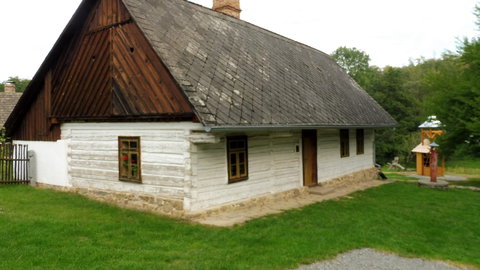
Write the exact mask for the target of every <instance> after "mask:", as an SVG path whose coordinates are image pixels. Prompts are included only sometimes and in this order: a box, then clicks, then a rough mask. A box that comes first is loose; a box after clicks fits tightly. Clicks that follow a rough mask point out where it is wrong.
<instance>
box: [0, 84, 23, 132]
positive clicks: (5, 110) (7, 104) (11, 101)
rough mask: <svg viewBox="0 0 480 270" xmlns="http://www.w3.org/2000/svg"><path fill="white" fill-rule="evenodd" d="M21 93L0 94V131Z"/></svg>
mask: <svg viewBox="0 0 480 270" xmlns="http://www.w3.org/2000/svg"><path fill="white" fill-rule="evenodd" d="M21 95H22V93H6V92H0V129H1V127H3V124H5V121H7V118H8V116H9V115H10V113H11V112H12V110H13V108H14V107H15V105H16V104H17V102H18V100H19V99H20V96H21Z"/></svg>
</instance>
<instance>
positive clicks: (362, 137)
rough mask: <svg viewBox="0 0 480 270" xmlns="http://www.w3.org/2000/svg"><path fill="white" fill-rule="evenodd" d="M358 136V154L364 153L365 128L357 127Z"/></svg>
mask: <svg viewBox="0 0 480 270" xmlns="http://www.w3.org/2000/svg"><path fill="white" fill-rule="evenodd" d="M356 137H357V155H363V154H365V130H364V129H357V131H356Z"/></svg>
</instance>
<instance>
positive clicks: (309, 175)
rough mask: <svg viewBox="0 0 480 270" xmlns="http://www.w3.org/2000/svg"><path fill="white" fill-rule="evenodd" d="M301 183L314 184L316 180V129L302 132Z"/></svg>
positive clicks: (305, 184)
mask: <svg viewBox="0 0 480 270" xmlns="http://www.w3.org/2000/svg"><path fill="white" fill-rule="evenodd" d="M302 142H303V143H302V149H303V185H304V186H309V187H310V186H316V185H317V184H318V182H317V131H316V130H304V131H303V132H302Z"/></svg>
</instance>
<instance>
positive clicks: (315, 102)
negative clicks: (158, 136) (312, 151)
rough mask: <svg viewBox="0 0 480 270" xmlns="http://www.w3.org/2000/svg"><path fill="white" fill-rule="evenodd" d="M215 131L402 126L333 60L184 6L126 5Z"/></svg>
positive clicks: (170, 2) (176, 1) (133, 1)
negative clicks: (221, 128)
mask: <svg viewBox="0 0 480 270" xmlns="http://www.w3.org/2000/svg"><path fill="white" fill-rule="evenodd" d="M123 2H124V3H125V5H126V7H127V9H128V10H129V11H130V13H131V15H132V17H133V18H134V20H135V21H136V23H137V24H138V26H139V27H140V29H142V31H143V32H144V34H145V36H146V37H147V39H148V40H149V41H150V43H151V45H152V46H153V48H154V49H155V51H156V52H157V53H158V54H159V56H160V58H161V59H162V60H163V61H164V63H165V64H166V66H167V67H168V69H169V70H170V72H171V73H172V75H173V77H174V78H175V79H176V80H177V82H178V83H179V85H180V86H181V87H182V88H183V90H184V91H185V93H186V94H187V96H188V98H189V100H190V102H191V103H192V104H193V105H194V107H195V109H196V111H197V113H198V116H199V118H200V120H201V121H202V123H203V124H204V125H205V126H207V127H212V128H220V127H223V128H226V127H239V126H240V127H251V126H258V127H274V126H279V125H281V126H321V127H330V126H331V127H335V126H337V127H338V126H341V127H349V126H352V127H353V126H355V127H386V126H394V125H395V124H396V121H395V120H394V119H393V118H392V117H391V116H390V115H389V114H388V113H387V112H386V111H385V110H384V109H383V108H382V107H381V106H380V105H379V104H378V103H377V102H375V100H373V99H372V98H371V97H370V96H369V95H368V94H367V93H366V92H365V91H364V90H363V89H361V88H360V87H359V86H358V84H357V83H355V82H354V81H353V80H352V79H351V78H350V77H349V76H348V75H347V74H346V73H345V71H344V70H342V68H341V67H340V66H339V65H337V63H336V62H335V61H334V60H333V59H332V58H331V57H330V56H328V55H327V54H325V53H323V52H321V51H318V50H316V49H314V48H311V47H308V46H306V45H304V44H301V43H298V42H296V41H293V40H290V39H287V38H285V37H282V36H280V35H277V34H275V33H272V32H270V31H267V30H265V29H262V28H260V27H257V26H255V25H253V24H250V23H248V22H245V21H242V20H238V19H235V18H232V17H230V16H226V15H224V14H221V13H218V12H215V11H213V10H210V9H207V8H204V7H202V6H199V5H196V4H193V3H190V2H187V1H183V0H162V1H159V0H145V1H139V0H123Z"/></svg>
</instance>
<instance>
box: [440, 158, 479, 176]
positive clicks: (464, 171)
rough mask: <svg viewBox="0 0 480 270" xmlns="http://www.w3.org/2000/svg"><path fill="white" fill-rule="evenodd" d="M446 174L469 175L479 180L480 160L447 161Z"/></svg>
mask: <svg viewBox="0 0 480 270" xmlns="http://www.w3.org/2000/svg"><path fill="white" fill-rule="evenodd" d="M447 174H461V175H470V176H472V177H479V178H480V159H469V160H451V161H450V160H449V161H448V162H447Z"/></svg>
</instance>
